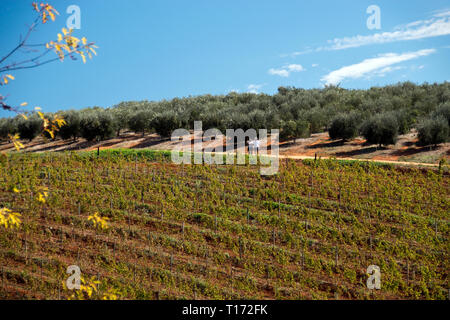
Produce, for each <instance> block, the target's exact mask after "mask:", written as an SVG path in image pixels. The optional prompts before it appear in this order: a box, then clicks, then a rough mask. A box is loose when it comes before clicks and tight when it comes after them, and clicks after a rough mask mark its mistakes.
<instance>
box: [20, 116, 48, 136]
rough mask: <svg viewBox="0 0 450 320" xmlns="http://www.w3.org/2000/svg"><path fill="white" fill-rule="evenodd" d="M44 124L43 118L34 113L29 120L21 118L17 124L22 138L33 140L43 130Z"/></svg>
mask: <svg viewBox="0 0 450 320" xmlns="http://www.w3.org/2000/svg"><path fill="white" fill-rule="evenodd" d="M42 125H43V123H42V119H41V118H39V117H38V116H37V115H33V116H31V117H29V118H28V119H27V120H25V119H21V120H20V121H19V123H18V125H17V131H18V133H19V135H20V138H21V139H27V140H29V141H32V140H33V139H34V138H36V137H37V136H38V135H39V133H40V132H41V131H42Z"/></svg>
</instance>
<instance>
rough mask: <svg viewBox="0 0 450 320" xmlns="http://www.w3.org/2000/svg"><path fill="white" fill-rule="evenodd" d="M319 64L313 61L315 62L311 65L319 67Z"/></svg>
mask: <svg viewBox="0 0 450 320" xmlns="http://www.w3.org/2000/svg"><path fill="white" fill-rule="evenodd" d="M318 66H319V64H318V63H313V64H312V65H311V67H313V68H315V67H318Z"/></svg>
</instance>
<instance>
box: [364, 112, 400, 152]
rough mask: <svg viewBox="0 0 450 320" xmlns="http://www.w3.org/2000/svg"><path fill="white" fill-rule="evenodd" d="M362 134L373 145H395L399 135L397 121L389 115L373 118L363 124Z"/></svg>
mask: <svg viewBox="0 0 450 320" xmlns="http://www.w3.org/2000/svg"><path fill="white" fill-rule="evenodd" d="M361 133H362V135H363V136H364V138H365V139H366V140H367V142H369V143H371V144H377V145H379V146H381V145H389V144H395V142H396V141H397V135H398V124H397V120H396V119H395V117H392V116H391V115H389V114H381V115H376V116H373V117H372V118H370V119H369V120H367V121H366V122H365V123H364V124H363V126H362V129H361Z"/></svg>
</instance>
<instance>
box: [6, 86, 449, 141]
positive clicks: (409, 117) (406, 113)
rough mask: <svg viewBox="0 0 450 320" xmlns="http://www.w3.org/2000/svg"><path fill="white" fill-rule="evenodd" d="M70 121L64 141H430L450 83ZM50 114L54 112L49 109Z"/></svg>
mask: <svg viewBox="0 0 450 320" xmlns="http://www.w3.org/2000/svg"><path fill="white" fill-rule="evenodd" d="M59 114H61V115H62V116H63V117H64V119H65V120H66V122H67V125H65V126H63V127H62V128H61V129H60V131H59V132H58V136H59V137H60V138H62V139H64V140H69V139H71V140H75V141H76V140H77V139H78V138H80V137H82V138H85V139H87V140H89V141H101V140H105V139H109V138H111V137H114V136H120V135H121V134H122V133H123V132H124V131H126V130H131V131H134V132H136V133H139V134H142V135H143V136H144V135H145V134H147V133H154V132H155V133H158V134H159V135H160V136H161V137H169V136H170V135H171V133H172V131H173V130H175V129H178V128H186V129H193V125H194V121H199V120H201V121H202V122H203V130H206V129H209V128H217V129H219V130H221V131H222V132H225V130H226V129H237V128H242V129H244V130H247V129H249V128H254V129H262V128H266V129H280V138H281V140H292V139H297V138H305V137H309V136H310V135H311V134H312V133H318V132H324V131H328V132H329V134H330V137H331V138H332V139H341V140H344V141H345V140H348V139H352V138H354V137H356V136H358V135H362V136H363V137H365V138H366V139H367V140H368V142H369V143H372V144H377V145H389V144H394V143H395V141H396V139H397V136H398V135H400V134H405V133H407V132H409V131H410V130H411V129H412V128H416V129H417V131H418V138H419V140H420V143H421V144H423V145H436V144H439V143H442V142H446V141H448V140H449V123H450V83H448V82H444V83H442V84H427V83H425V84H422V85H416V84H413V83H410V82H404V83H399V84H396V85H390V86H384V87H372V88H370V89H367V90H348V89H343V88H340V87H336V86H327V87H325V88H323V89H300V88H293V87H280V88H278V92H277V93H276V94H274V95H267V94H253V93H235V92H232V93H229V94H227V95H201V96H195V97H185V98H174V99H172V100H162V101H147V100H144V101H127V102H121V103H119V104H117V105H115V106H112V107H110V108H106V109H103V108H100V107H92V108H85V109H81V110H69V111H61V112H59ZM46 116H47V117H49V118H50V119H51V118H52V116H54V114H51V113H48V114H46ZM41 130H42V120H41V119H40V118H39V117H38V116H37V115H36V114H33V113H31V114H29V117H28V120H25V119H23V118H22V117H19V116H18V117H15V118H12V119H11V118H8V119H0V139H8V135H10V134H15V133H18V134H19V135H20V137H21V138H22V139H27V140H29V141H31V140H33V139H34V138H35V137H36V136H37V135H38V134H39V133H40V132H41Z"/></svg>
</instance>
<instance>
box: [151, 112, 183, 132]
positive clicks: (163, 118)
mask: <svg viewBox="0 0 450 320" xmlns="http://www.w3.org/2000/svg"><path fill="white" fill-rule="evenodd" d="M152 127H153V128H154V129H155V131H156V132H157V133H158V134H159V135H160V136H161V137H169V136H170V135H171V134H172V132H173V131H174V130H175V129H178V128H180V123H179V121H178V117H177V114H176V113H175V112H173V111H165V112H163V113H160V114H158V115H156V117H155V118H153V121H152Z"/></svg>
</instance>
